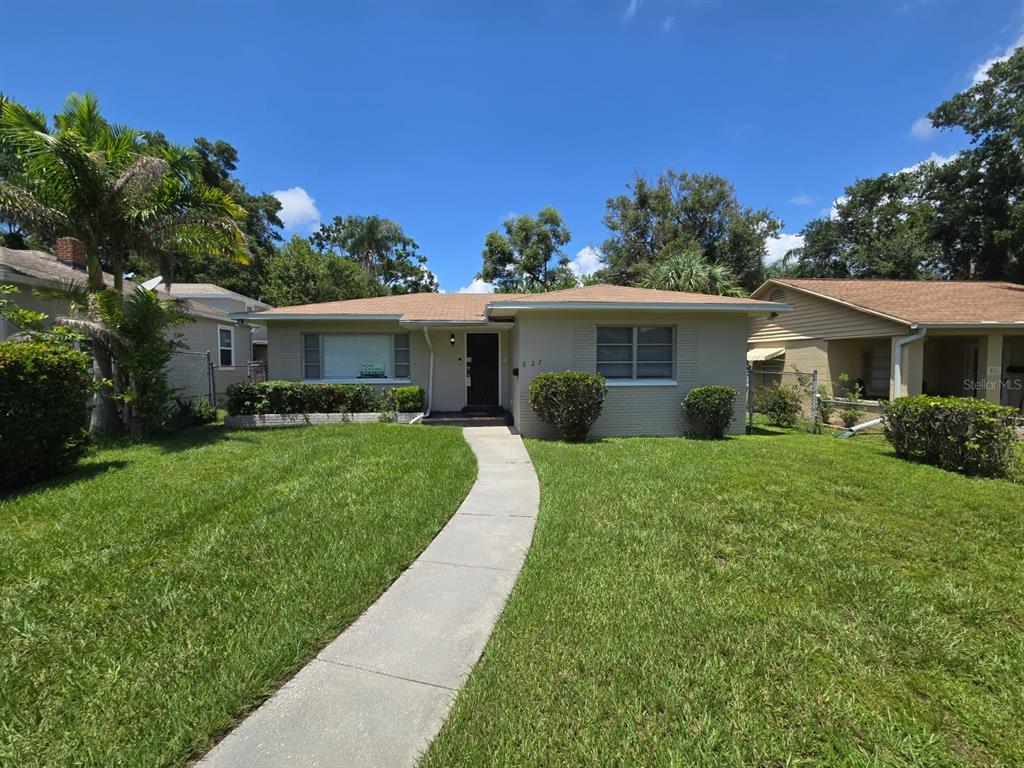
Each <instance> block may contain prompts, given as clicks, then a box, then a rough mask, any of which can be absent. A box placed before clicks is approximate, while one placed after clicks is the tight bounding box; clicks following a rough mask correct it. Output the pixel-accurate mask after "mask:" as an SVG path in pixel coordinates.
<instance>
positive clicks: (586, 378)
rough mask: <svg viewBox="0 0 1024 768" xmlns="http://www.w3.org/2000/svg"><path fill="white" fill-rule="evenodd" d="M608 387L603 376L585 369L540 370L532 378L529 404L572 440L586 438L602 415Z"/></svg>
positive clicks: (545, 420) (544, 419) (542, 419)
mask: <svg viewBox="0 0 1024 768" xmlns="http://www.w3.org/2000/svg"><path fill="white" fill-rule="evenodd" d="M606 394H608V389H607V387H605V384H604V377H603V376H596V375H595V374H593V373H584V372H582V371H559V372H550V373H540V374H537V375H536V376H534V377H533V381H531V382H530V407H531V408H532V409H533V410H534V411H535V412H536V413H537V416H539V417H540V419H541V421H544V422H547V423H548V424H551V425H552V426H554V427H555V428H557V429H558V431H559V432H561V433H562V435H563V436H565V437H566V438H567V439H569V440H573V441H579V440H583V439H585V438H586V436H587V433H588V432H590V427H591V425H592V424H593V423H594V422H595V421H596V420H597V417H598V416H600V415H601V406H602V405H603V404H604V398H605V395H606Z"/></svg>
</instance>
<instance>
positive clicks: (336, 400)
mask: <svg viewBox="0 0 1024 768" xmlns="http://www.w3.org/2000/svg"><path fill="white" fill-rule="evenodd" d="M227 395H228V403H227V408H228V413H229V414H231V415H232V416H249V415H252V414H258V413H375V412H376V411H377V410H378V409H379V408H380V405H381V397H380V395H378V394H377V391H376V390H375V389H374V388H373V387H371V386H369V385H367V384H302V383H299V382H296V381H255V382H239V383H237V384H232V385H231V386H230V387H228V391H227Z"/></svg>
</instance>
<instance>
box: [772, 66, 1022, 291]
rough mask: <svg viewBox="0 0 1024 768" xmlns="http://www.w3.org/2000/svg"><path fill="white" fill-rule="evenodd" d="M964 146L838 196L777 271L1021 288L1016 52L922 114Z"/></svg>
mask: <svg viewBox="0 0 1024 768" xmlns="http://www.w3.org/2000/svg"><path fill="white" fill-rule="evenodd" d="M929 118H930V119H931V121H932V123H933V125H935V126H936V127H938V128H942V129H955V128H960V129H962V130H963V131H964V132H965V133H966V134H967V135H968V136H969V137H970V139H971V144H972V146H971V147H970V148H968V149H966V150H963V151H961V152H959V153H957V155H955V156H954V157H953V158H951V159H949V160H948V161H944V162H926V163H921V164H920V165H918V166H915V167H913V168H910V169H907V170H905V171H901V172H900V173H896V174H883V175H882V176H879V177H878V178H874V179H864V180H861V181H858V182H857V183H856V184H853V185H852V186H850V187H848V188H847V190H846V195H845V198H843V199H842V200H841V201H840V203H839V204H838V205H837V212H836V216H835V217H834V219H817V220H815V221H812V222H810V223H808V225H807V226H806V227H805V228H804V231H803V235H804V239H805V244H804V247H803V248H802V249H800V250H799V251H798V252H796V253H794V254H793V258H792V259H791V260H790V263H789V265H788V267H787V268H792V269H793V270H794V271H795V272H796V273H797V274H801V275H806V276H809V277H833V276H847V275H849V276H855V277H891V278H951V279H972V278H974V279H987V280H1010V281H1014V282H1024V49H1018V50H1017V51H1016V52H1015V53H1014V54H1013V55H1012V56H1010V58H1009V59H1007V60H1006V61H1003V62H997V63H996V64H993V65H992V67H991V68H990V69H989V70H988V72H987V76H986V77H985V78H984V79H982V80H980V81H979V82H977V83H975V84H974V85H972V86H971V87H970V88H968V89H967V90H965V91H963V92H962V93H958V94H956V95H955V96H953V97H952V98H951V99H949V100H948V101H946V102H944V103H942V104H940V105H939V106H938V107H936V109H935V110H933V111H932V112H931V114H930V115H929Z"/></svg>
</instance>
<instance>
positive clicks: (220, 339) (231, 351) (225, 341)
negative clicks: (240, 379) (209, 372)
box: [217, 326, 235, 367]
mask: <svg viewBox="0 0 1024 768" xmlns="http://www.w3.org/2000/svg"><path fill="white" fill-rule="evenodd" d="M217 347H218V359H219V360H220V364H221V365H223V366H228V367H230V366H232V365H234V364H235V329H234V328H225V327H224V326H218V327H217Z"/></svg>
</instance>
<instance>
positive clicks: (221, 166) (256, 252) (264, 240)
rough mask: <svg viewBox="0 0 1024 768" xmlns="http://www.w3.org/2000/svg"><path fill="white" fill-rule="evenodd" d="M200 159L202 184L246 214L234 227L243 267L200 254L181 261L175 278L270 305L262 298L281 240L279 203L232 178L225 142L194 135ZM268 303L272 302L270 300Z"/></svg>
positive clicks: (233, 154)
mask: <svg viewBox="0 0 1024 768" xmlns="http://www.w3.org/2000/svg"><path fill="white" fill-rule="evenodd" d="M192 151H193V152H195V154H196V155H197V157H198V158H199V172H200V174H201V176H202V178H203V181H204V182H205V183H206V184H208V185H209V186H211V187H215V188H217V189H220V190H222V191H224V192H225V193H226V194H228V195H230V196H231V198H232V199H233V200H235V201H236V202H237V203H238V204H239V205H241V206H242V208H244V209H245V216H244V217H243V218H242V219H241V220H239V222H238V224H239V227H240V228H241V230H242V233H243V234H244V235H245V241H246V246H247V249H248V251H249V261H248V263H245V264H241V263H239V262H238V261H237V260H235V259H231V258H224V257H216V256H212V255H202V256H195V257H188V258H185V259H182V260H181V261H180V262H179V264H178V266H177V270H176V274H175V279H176V280H178V281H181V282H196V283H216V284H217V285H221V286H223V287H225V288H228V289H230V290H232V291H237V292H238V293H242V294H244V295H246V296H253V297H255V298H258V299H261V300H263V301H269V299H267V298H266V296H265V295H264V294H263V292H264V290H265V286H264V283H265V279H266V270H267V264H268V263H269V261H270V259H271V258H273V256H274V253H275V248H276V246H277V244H278V243H279V242H280V241H281V234H280V232H281V229H282V228H283V226H284V224H283V223H282V222H281V219H280V213H281V202H280V201H279V200H278V199H277V198H276V197H274V196H273V195H271V194H268V193H260V194H253V193H251V192H249V190H248V189H246V187H245V185H244V184H243V183H242V182H241V181H240V180H239V179H238V177H237V176H235V175H234V174H235V171H236V170H237V168H238V151H237V150H236V149H235V148H234V147H233V146H232V145H231V144H229V143H228V142H226V141H223V140H220V139H218V140H217V141H212V142H211V141H209V140H208V139H206V138H204V137H202V136H199V137H197V138H196V140H195V142H194V143H193V145H192ZM270 303H273V302H270Z"/></svg>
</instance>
